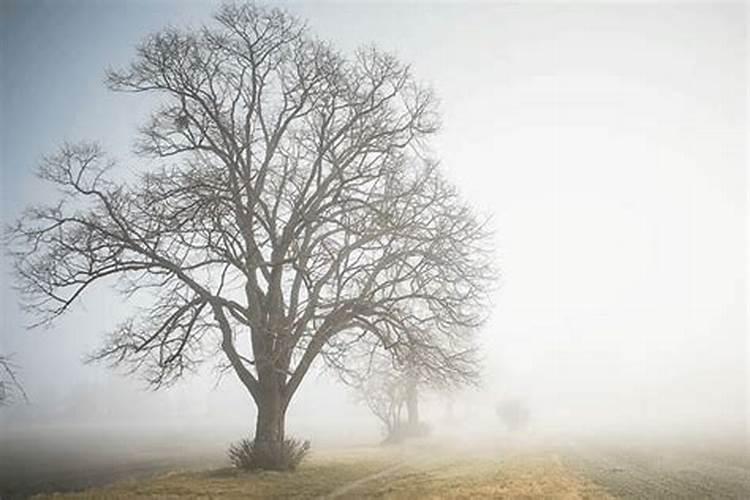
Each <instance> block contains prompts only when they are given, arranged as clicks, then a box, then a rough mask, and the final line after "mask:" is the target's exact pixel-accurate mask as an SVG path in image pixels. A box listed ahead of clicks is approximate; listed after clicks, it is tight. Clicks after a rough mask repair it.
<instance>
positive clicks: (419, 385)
mask: <svg viewBox="0 0 750 500" xmlns="http://www.w3.org/2000/svg"><path fill="white" fill-rule="evenodd" d="M418 352H419V351H418V350H417V349H413V350H410V349H407V350H406V353H407V354H406V356H405V357H404V358H403V359H398V358H396V359H394V358H392V357H389V356H385V355H384V354H383V353H382V352H375V353H373V354H372V355H371V356H370V357H369V358H368V359H367V366H366V367H365V368H364V369H360V371H354V370H344V369H343V368H339V373H340V374H342V373H343V374H345V376H344V381H345V382H346V383H347V384H349V385H351V386H353V387H354V389H355V391H356V393H357V394H358V396H359V399H360V400H361V401H363V402H364V403H365V404H366V405H367V406H368V408H369V409H370V411H371V412H372V413H373V415H375V416H376V417H378V419H379V420H380V421H381V423H382V424H383V428H384V430H385V433H386V439H385V441H386V442H399V441H401V440H403V439H404V438H408V437H416V436H421V435H423V434H424V432H425V430H426V427H425V425H426V424H425V422H422V421H421V420H420V417H419V395H420V394H421V393H422V392H424V391H425V390H427V391H431V392H440V393H447V392H452V391H454V390H457V389H459V388H461V387H464V386H472V385H476V384H477V383H478V381H479V370H478V361H477V359H476V356H475V351H474V350H473V349H467V350H461V351H458V352H455V353H454V354H453V355H452V356H450V357H446V358H444V359H443V360H442V361H441V363H440V364H438V365H435V367H433V366H431V365H429V364H425V363H424V362H423V361H422V360H421V359H420V358H419V357H418ZM436 368H439V370H438V369H436ZM404 414H406V419H403V418H402V417H403V415H404Z"/></svg>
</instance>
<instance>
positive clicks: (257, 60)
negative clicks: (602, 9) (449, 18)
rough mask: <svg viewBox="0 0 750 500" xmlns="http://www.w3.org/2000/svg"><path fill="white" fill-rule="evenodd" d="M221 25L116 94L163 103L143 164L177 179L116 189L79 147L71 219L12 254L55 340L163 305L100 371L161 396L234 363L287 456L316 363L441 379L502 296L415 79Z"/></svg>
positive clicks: (141, 176) (57, 159)
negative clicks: (110, 297) (388, 358)
mask: <svg viewBox="0 0 750 500" xmlns="http://www.w3.org/2000/svg"><path fill="white" fill-rule="evenodd" d="M215 21H216V22H215V24H213V25H210V26H204V27H202V28H200V29H191V30H187V31H180V30H177V29H172V28H169V29H166V30H164V31H161V32H159V33H156V34H154V35H152V36H150V37H149V38H147V39H146V40H145V41H144V42H143V43H142V44H141V45H140V46H139V47H138V54H137V57H136V59H135V61H134V62H133V63H132V64H131V65H130V66H129V67H128V68H127V69H124V70H119V71H110V72H109V74H108V79H107V81H108V84H109V86H110V88H111V89H113V90H115V91H120V92H132V93H136V94H153V95H155V96H158V97H159V98H160V102H161V104H160V105H159V107H158V108H157V109H156V110H155V111H154V113H153V116H152V117H151V119H150V120H149V121H148V123H147V124H146V125H145V126H144V127H143V128H142V129H141V131H140V132H141V133H140V141H139V143H138V152H139V154H140V155H142V157H143V158H146V159H148V158H151V159H157V160H158V161H159V162H160V164H161V165H162V166H160V167H158V168H156V167H151V168H150V169H145V168H141V169H140V170H139V171H142V173H138V174H136V175H137V177H136V178H135V179H132V180H129V181H128V182H123V181H117V180H116V177H115V176H114V175H112V171H113V170H114V168H115V162H114V161H113V160H112V159H110V158H108V157H107V156H106V155H105V154H104V153H103V152H102V150H101V149H100V148H99V147H98V146H97V145H95V144H78V145H65V146H64V147H63V148H62V149H61V150H60V152H59V153H57V154H55V155H52V156H50V157H48V158H47V159H46V160H45V161H44V163H43V165H42V168H41V170H40V175H41V177H42V179H45V180H47V181H50V182H51V183H53V184H54V185H56V186H57V187H58V188H59V189H60V191H61V193H62V200H61V201H60V202H59V203H53V204H50V205H46V206H39V207H33V208H31V209H29V210H28V211H27V212H26V213H25V215H24V216H23V217H22V218H21V219H20V220H19V222H18V224H17V225H15V226H14V227H13V228H12V229H11V230H10V233H9V234H10V247H11V248H12V253H13V255H14V257H15V263H16V270H17V273H18V277H19V282H20V284H21V286H22V289H23V299H24V303H25V305H26V306H27V308H28V309H29V310H30V311H31V312H32V313H33V314H35V315H37V316H38V318H39V322H40V323H46V322H49V321H51V320H53V319H55V318H57V317H58V316H60V315H61V314H63V313H64V312H66V311H67V310H68V309H69V308H70V306H71V305H72V304H73V303H74V302H75V300H76V299H77V298H78V297H80V296H81V295H82V294H84V292H87V291H88V290H90V289H91V288H92V287H93V285H95V284H96V283H100V282H106V283H110V284H112V285H114V286H115V287H116V288H117V289H118V290H119V291H120V292H122V293H123V294H124V295H125V296H126V297H130V296H133V295H138V296H140V297H141V299H139V300H141V302H139V304H143V303H147V302H146V301H147V300H148V301H150V302H148V303H150V306H149V307H147V308H145V309H143V311H142V312H141V313H138V314H136V315H134V316H133V317H131V318H130V319H129V320H127V321H125V322H124V323H123V324H121V325H120V326H119V327H117V328H116V329H115V330H114V331H113V332H112V333H111V334H110V335H109V337H108V338H107V341H106V345H105V346H104V347H103V348H102V349H101V350H100V351H99V352H97V353H96V354H95V355H94V356H93V358H94V359H101V360H106V361H108V362H110V363H112V364H113V365H126V366H127V367H129V368H130V369H132V370H138V371H140V372H141V373H144V374H145V377H146V378H147V380H148V382H149V383H151V384H153V385H154V386H156V387H159V386H162V385H165V384H169V383H172V382H173V381H175V380H176V379H177V378H179V377H180V376H181V375H183V373H185V372H186V371H188V370H192V369H193V368H195V367H196V366H197V365H198V364H200V363H201V362H202V361H204V360H205V359H207V358H208V357H210V356H211V355H213V354H215V353H220V352H221V353H223V357H224V360H225V365H224V367H225V368H226V369H231V370H233V371H234V372H235V373H236V375H237V376H238V377H239V379H240V380H241V381H242V383H243V384H244V386H245V387H246V388H247V390H248V391H249V393H250V395H251V396H252V398H253V400H254V402H255V404H256V405H257V409H258V412H257V422H256V434H255V438H256V440H257V441H259V442H260V443H266V444H267V445H268V446H269V447H272V448H273V447H277V448H278V446H279V443H280V442H281V441H282V440H283V439H284V422H285V414H286V411H287V408H288V406H289V402H290V401H291V399H292V397H293V395H294V394H295V391H296V390H297V389H298V387H299V385H300V382H301V381H302V380H303V378H304V377H305V375H306V374H307V373H308V371H309V369H310V366H311V364H312V362H313V361H314V360H315V359H317V358H319V357H322V358H323V359H325V360H326V361H327V362H329V363H330V364H332V365H333V366H345V365H346V364H347V356H348V353H349V352H350V349H351V347H352V346H361V345H363V344H367V345H368V346H371V347H373V348H374V346H379V348H385V349H387V350H388V351H389V352H391V353H393V355H394V356H396V357H398V356H399V355H400V354H399V353H401V352H405V346H406V345H407V344H408V345H410V346H412V348H411V349H412V350H413V349H415V348H416V351H415V352H417V353H418V354H417V358H418V360H419V362H420V363H421V364H422V365H424V366H432V367H434V368H436V369H437V370H439V369H440V368H439V367H440V365H441V364H442V363H443V361H444V360H445V359H450V357H451V356H454V355H456V353H460V352H463V351H464V350H465V349H466V345H467V344H468V343H469V342H470V334H471V332H472V331H473V330H474V329H476V327H478V326H479V325H480V324H481V323H482V321H483V320H484V317H485V310H486V308H485V307H484V306H485V300H486V296H487V289H488V286H489V284H490V282H491V279H492V277H493V272H492V269H491V268H490V265H489V257H488V253H487V231H486V230H485V228H484V225H483V223H481V222H480V221H478V220H477V219H476V218H475V217H474V216H473V215H472V212H471V210H470V209H469V208H468V207H467V206H466V205H465V204H464V203H463V202H462V201H461V200H460V198H459V196H458V194H457V193H456V191H455V189H454V188H453V187H451V186H450V184H449V183H447V182H446V181H445V180H444V179H443V177H442V176H441V174H440V171H439V169H438V168H437V166H436V165H435V163H434V162H432V161H429V160H426V159H425V158H427V157H428V156H429V151H428V149H427V143H426V140H427V139H428V137H429V136H430V135H431V134H432V133H433V132H435V131H436V129H437V126H438V116H437V114H436V109H435V100H434V98H433V94H432V93H431V92H430V91H429V90H428V89H427V88H425V87H424V86H422V85H420V84H418V83H417V82H416V81H415V79H414V78H413V77H412V76H411V72H410V70H409V68H408V67H407V66H404V65H403V64H401V63H400V62H398V61H397V60H396V59H395V58H394V57H392V56H390V55H388V54H384V53H382V52H380V51H378V50H376V49H373V48H369V49H364V50H359V51H357V52H356V54H355V55H354V56H353V57H351V58H346V57H344V56H343V55H342V54H340V53H339V52H337V51H335V50H334V49H333V48H332V47H330V46H329V45H328V44H327V43H324V42H320V41H318V40H317V39H315V38H314V37H312V36H311V35H310V34H309V33H308V31H307V29H306V28H305V26H304V25H303V24H302V23H301V22H299V21H298V20H297V19H295V18H294V17H292V16H290V15H288V14H287V13H285V12H283V11H281V10H278V9H266V8H261V7H258V6H255V5H252V4H246V5H231V4H230V5H226V6H224V7H222V8H221V9H220V10H219V11H218V13H217V14H216V16H215ZM150 164H153V162H152V163H150ZM215 333H216V334H217V335H215ZM217 348H218V349H217Z"/></svg>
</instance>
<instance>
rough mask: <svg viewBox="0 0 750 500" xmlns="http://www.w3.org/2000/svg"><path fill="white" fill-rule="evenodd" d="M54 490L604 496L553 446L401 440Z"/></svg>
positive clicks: (150, 494)
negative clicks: (253, 469) (403, 443)
mask: <svg viewBox="0 0 750 500" xmlns="http://www.w3.org/2000/svg"><path fill="white" fill-rule="evenodd" d="M398 464H402V465H398ZM383 471H385V472H383ZM54 497H55V498H246V499H261V498H262V499H273V498H318V497H323V498H325V497H327V498H351V499H354V498H357V499H359V498H381V499H411V498H431V499H443V498H445V499H448V498H450V499H457V498H482V497H484V498H514V499H523V498H561V499H583V498H608V497H607V495H606V494H605V493H604V491H602V490H600V489H598V488H597V487H596V486H594V485H593V484H591V483H589V482H587V481H585V480H584V479H582V478H581V477H580V476H578V475H577V474H575V473H573V472H572V471H571V470H569V469H566V468H565V467H564V466H563V465H562V463H561V462H560V460H559V459H558V457H557V456H556V455H554V454H551V453H535V454H533V455H523V454H516V455H508V454H505V455H503V456H497V455H489V456H488V455H483V456H476V455H466V454H462V453H460V452H455V453H452V454H451V453H447V452H441V453H439V454H436V453H435V452H434V450H432V452H431V453H428V452H427V450H424V449H422V450H419V449H406V450H405V449H403V448H385V449H382V448H379V449H369V450H350V451H347V452H336V453H331V452H329V453H318V454H315V455H313V456H312V457H311V459H310V461H309V462H307V463H305V464H303V465H302V466H300V468H299V469H298V471H297V472H294V473H281V472H260V473H240V472H236V471H233V470H231V469H221V470H215V471H207V472H178V473H170V474H166V475H163V476H160V477H157V478H155V479H150V480H142V481H128V482H122V483H118V484H115V485H113V486H110V487H107V488H98V489H92V490H87V491H85V492H82V493H75V494H66V495H54ZM38 498H50V497H49V496H41V497H38Z"/></svg>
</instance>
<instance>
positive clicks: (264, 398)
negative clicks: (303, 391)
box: [255, 378, 288, 470]
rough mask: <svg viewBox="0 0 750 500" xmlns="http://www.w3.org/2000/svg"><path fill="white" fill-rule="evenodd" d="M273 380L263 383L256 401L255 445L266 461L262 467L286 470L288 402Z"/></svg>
mask: <svg viewBox="0 0 750 500" xmlns="http://www.w3.org/2000/svg"><path fill="white" fill-rule="evenodd" d="M264 382H265V381H264ZM272 382H273V383H265V384H262V387H261V391H260V394H259V397H258V400H257V401H256V405H257V407H258V415H257V418H256V422H255V446H256V448H257V449H258V450H259V451H260V452H261V453H262V455H263V462H265V463H264V464H263V466H262V467H261V468H263V469H271V470H285V469H286V468H287V466H288V464H286V463H284V458H283V452H282V446H283V443H284V427H285V425H286V408H287V402H286V401H285V399H284V397H283V394H282V392H281V387H280V385H279V384H277V383H276V382H277V381H276V380H275V379H274V378H272Z"/></svg>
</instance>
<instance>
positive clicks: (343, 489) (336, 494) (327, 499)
mask: <svg viewBox="0 0 750 500" xmlns="http://www.w3.org/2000/svg"><path fill="white" fill-rule="evenodd" d="M404 463H405V462H399V463H397V464H394V465H391V466H390V467H386V468H385V469H383V470H381V471H379V472H376V473H374V474H370V475H369V476H365V477H363V478H361V479H357V480H356V481H352V482H351V483H349V484H345V485H344V486H340V487H338V488H336V489H335V490H333V491H332V492H331V493H329V494H327V495H323V496H320V497H318V500H333V499H335V498H340V497H342V496H344V495H346V494H347V493H351V492H352V491H354V490H356V489H357V488H359V487H361V486H364V485H365V484H367V483H369V482H371V481H376V480H378V479H380V478H381V477H385V476H389V475H391V474H393V473H394V472H396V471H397V470H398V469H400V468H401V467H403V466H404Z"/></svg>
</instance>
